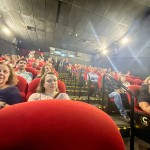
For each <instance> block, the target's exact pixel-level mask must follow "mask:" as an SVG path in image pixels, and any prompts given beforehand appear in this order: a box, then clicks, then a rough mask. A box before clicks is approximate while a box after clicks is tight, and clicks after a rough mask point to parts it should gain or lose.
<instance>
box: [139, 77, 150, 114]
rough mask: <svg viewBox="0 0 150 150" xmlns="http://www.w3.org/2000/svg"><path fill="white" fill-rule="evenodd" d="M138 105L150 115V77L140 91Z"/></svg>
mask: <svg viewBox="0 0 150 150" xmlns="http://www.w3.org/2000/svg"><path fill="white" fill-rule="evenodd" d="M138 103H139V106H140V107H141V109H142V110H143V111H145V112H147V113H149V114H150V76H148V77H147V78H146V79H145V80H144V83H143V85H142V86H141V89H140V95H139V97H138Z"/></svg>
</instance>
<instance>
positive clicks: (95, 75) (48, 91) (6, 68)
mask: <svg viewBox="0 0 150 150" xmlns="http://www.w3.org/2000/svg"><path fill="white" fill-rule="evenodd" d="M27 67H31V68H33V69H35V71H36V72H37V75H36V76H35V77H34V76H33V74H32V73H31V72H28V71H27V70H26V68H27ZM59 72H67V73H68V74H69V75H71V76H76V78H77V79H78V80H79V84H80V86H85V85H86V84H87V82H88V81H89V80H90V82H91V83H93V85H94V87H96V90H95V92H97V89H98V90H99V89H100V88H101V87H99V86H98V85H99V84H97V83H98V82H99V77H100V76H103V75H104V74H109V75H111V76H112V77H113V78H114V79H115V80H118V81H120V82H121V83H122V84H123V85H124V86H126V87H127V86H129V85H130V84H131V83H129V82H127V81H126V78H127V77H133V76H132V75H131V73H130V72H129V71H128V72H127V73H126V74H123V73H121V72H116V71H112V70H111V69H110V68H108V69H106V68H100V67H92V66H86V65H82V64H71V63H69V60H68V59H67V58H65V59H62V60H59V59H58V58H57V57H56V58H54V59H52V58H48V60H44V57H40V58H39V59H36V58H35V57H34V53H30V54H29V56H28V57H26V58H25V57H24V56H22V57H21V56H19V55H8V54H7V55H1V57H0V107H1V108H3V107H6V106H9V105H13V104H16V103H20V102H22V99H21V95H20V93H19V90H18V89H17V87H16V84H17V76H21V77H23V78H24V79H25V80H26V81H27V82H28V83H30V82H31V81H32V80H33V79H34V78H41V80H40V83H39V86H38V88H37V93H33V94H32V95H31V96H30V97H29V99H28V101H34V100H46V99H67V100H69V99H70V98H69V96H68V94H66V93H59V90H58V87H57V80H58V75H59V74H58V73H59ZM105 90H106V91H107V92H108V97H109V98H114V103H115V104H116V106H117V108H118V110H119V112H120V114H121V116H122V117H123V118H124V120H126V121H127V122H129V121H130V118H129V116H128V115H127V111H126V109H125V108H124V106H123V104H122V97H121V94H125V91H123V90H122V89H119V88H118V87H115V86H114V85H113V84H112V83H111V82H110V80H106V84H105ZM138 100H139V106H140V107H141V109H142V110H143V111H145V112H147V113H150V77H148V78H146V79H145V81H144V82H143V85H142V86H141V92H140V96H139V98H138Z"/></svg>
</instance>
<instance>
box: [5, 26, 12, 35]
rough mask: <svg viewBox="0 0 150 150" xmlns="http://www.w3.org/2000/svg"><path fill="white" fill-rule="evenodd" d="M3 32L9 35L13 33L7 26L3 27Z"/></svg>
mask: <svg viewBox="0 0 150 150" xmlns="http://www.w3.org/2000/svg"><path fill="white" fill-rule="evenodd" d="M3 32H4V33H6V34H7V35H10V34H11V32H10V30H9V29H8V28H7V27H4V28H3Z"/></svg>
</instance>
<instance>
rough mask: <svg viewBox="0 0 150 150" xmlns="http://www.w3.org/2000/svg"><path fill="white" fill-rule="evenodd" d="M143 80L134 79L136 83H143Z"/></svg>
mask: <svg viewBox="0 0 150 150" xmlns="http://www.w3.org/2000/svg"><path fill="white" fill-rule="evenodd" d="M142 83H143V81H142V80H141V79H134V84H135V85H142Z"/></svg>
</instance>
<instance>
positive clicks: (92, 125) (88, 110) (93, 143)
mask: <svg viewBox="0 0 150 150" xmlns="http://www.w3.org/2000/svg"><path fill="white" fill-rule="evenodd" d="M16 112H19V113H16ZM0 120H1V125H0V131H1V132H0V139H1V140H0V146H1V149H2V150H10V149H11V150H110V149H112V150H125V146H124V142H123V140H122V137H121V134H120V132H119V130H118V128H117V126H116V124H115V123H114V121H113V120H112V119H111V118H110V117H109V116H108V115H107V114H106V113H105V112H103V111H101V110H100V109H97V108H96V107H94V106H92V105H89V104H86V103H83V102H77V101H71V100H52V101H50V100H45V101H34V102H25V103H20V104H16V105H13V106H11V107H7V108H3V109H2V110H1V113H0Z"/></svg>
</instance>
